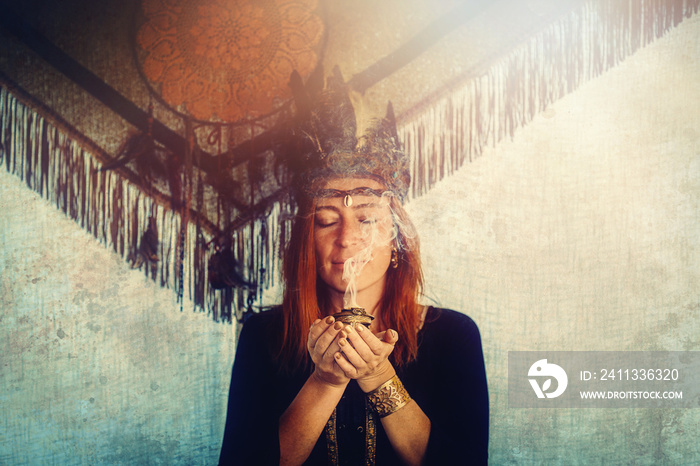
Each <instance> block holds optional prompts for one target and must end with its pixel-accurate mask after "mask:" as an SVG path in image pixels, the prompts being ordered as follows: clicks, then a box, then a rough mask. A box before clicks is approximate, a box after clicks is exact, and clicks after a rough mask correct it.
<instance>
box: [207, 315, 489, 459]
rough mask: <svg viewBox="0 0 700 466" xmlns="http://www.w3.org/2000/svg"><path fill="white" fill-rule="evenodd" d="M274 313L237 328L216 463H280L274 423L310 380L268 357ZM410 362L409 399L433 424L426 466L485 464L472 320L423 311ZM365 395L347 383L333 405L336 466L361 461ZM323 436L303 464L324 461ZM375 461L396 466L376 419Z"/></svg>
mask: <svg viewBox="0 0 700 466" xmlns="http://www.w3.org/2000/svg"><path fill="white" fill-rule="evenodd" d="M280 320H281V312H280V310H279V308H277V309H273V310H271V311H266V312H263V313H260V314H255V315H253V316H252V317H251V318H250V319H249V320H248V321H247V322H246V323H245V325H244V326H243V329H242V331H241V334H240V337H239V341H238V347H237V349H236V359H235V362H234V364H233V373H232V376H231V390H230V392H229V402H228V414H227V419H226V429H225V431H224V441H223V445H222V448H221V457H220V464H222V465H223V464H226V465H228V464H235V465H256V466H257V465H277V464H279V438H278V420H279V418H280V416H281V415H282V413H283V412H284V411H285V410H286V409H287V407H288V406H289V405H290V404H291V402H292V400H293V399H294V397H295V396H296V394H297V393H298V392H299V390H300V389H301V387H302V386H303V385H304V383H305V382H306V379H307V378H308V377H309V375H310V371H309V370H307V369H304V370H298V371H295V372H294V373H292V374H284V373H282V372H280V371H279V370H278V365H277V361H276V358H275V357H274V356H273V355H272V345H271V343H272V338H273V337H274V335H276V334H277V332H276V331H275V330H276V328H277V326H278V325H279V322H280ZM418 345H419V346H418V356H417V358H416V360H415V361H413V362H411V363H409V364H407V365H405V366H404V367H400V368H397V373H398V376H399V378H400V379H401V381H402V382H403V384H404V386H405V387H406V390H407V391H408V393H409V395H410V396H411V398H413V399H414V400H415V401H416V403H418V406H420V407H421V409H422V410H423V412H424V413H425V414H426V415H427V416H428V418H429V419H430V422H431V429H430V438H429V441H428V450H427V453H426V463H425V464H429V465H451V464H486V460H487V455H488V427H489V405H488V403H489V400H488V392H487V387H486V371H485V367H484V357H483V353H482V349H481V337H480V335H479V330H478V328H477V326H476V324H475V323H474V321H473V320H472V319H470V318H469V317H468V316H466V315H464V314H460V313H458V312H455V311H451V310H449V309H437V308H433V307H431V308H429V309H428V313H427V315H426V319H425V324H424V325H423V328H422V329H421V331H420V332H419V333H418ZM364 406H365V405H364V394H363V393H362V391H361V390H360V389H359V387H358V386H357V383H355V381H354V380H353V381H350V383H349V384H348V387H347V388H346V390H345V394H344V395H343V398H342V399H341V401H340V403H339V404H338V406H337V407H336V413H337V436H338V453H339V455H338V456H339V459H340V462H341V464H351V465H356V464H362V463H363V460H362V458H364V445H365V434H364V426H365V411H364V409H365V408H364ZM327 458H328V455H327V451H326V438H325V433H324V434H321V437H320V438H319V440H318V442H317V443H316V446H315V447H314V449H313V451H312V452H311V455H310V456H309V458H308V460H307V461H306V463H305V464H310V465H325V464H327ZM376 464H377V465H379V466H382V465H392V464H400V461H399V460H398V457H397V455H396V454H395V453H394V451H393V449H392V447H391V445H390V444H389V440H388V438H387V436H386V434H385V433H384V431H383V429H382V426H381V422H377V449H376Z"/></svg>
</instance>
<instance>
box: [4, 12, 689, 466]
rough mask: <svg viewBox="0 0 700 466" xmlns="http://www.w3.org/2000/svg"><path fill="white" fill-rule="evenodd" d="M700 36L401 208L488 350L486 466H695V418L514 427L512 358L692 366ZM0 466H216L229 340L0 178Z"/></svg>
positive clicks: (682, 414)
mask: <svg viewBox="0 0 700 466" xmlns="http://www.w3.org/2000/svg"><path fill="white" fill-rule="evenodd" d="M699 39H700V20H699V18H698V17H695V18H692V19H690V20H687V21H686V22H684V23H683V24H682V25H681V26H680V27H679V28H678V29H676V30H674V31H671V32H670V33H669V34H668V36H666V37H665V38H663V39H660V40H659V41H657V42H655V43H653V44H652V45H650V46H649V47H647V48H646V49H644V50H642V51H640V52H639V53H637V54H636V55H635V56H633V57H631V58H630V59H628V60H627V61H626V62H624V63H623V64H622V65H620V66H619V67H617V68H615V69H613V70H612V71H610V72H608V73H606V74H605V75H603V76H602V77H600V78H598V79H596V80H594V81H593V82H591V83H589V84H587V85H585V86H583V87H582V88H581V89H580V90H578V91H577V92H576V93H574V94H572V95H570V96H568V97H566V98H565V99H563V100H561V101H560V102H557V103H556V104H555V105H553V106H551V108H549V109H548V110H547V111H546V112H545V113H544V114H543V115H541V116H539V117H538V118H537V119H536V121H534V122H533V123H532V124H531V125H530V126H528V128H526V129H525V130H521V131H519V132H518V133H517V134H516V136H515V137H514V139H513V140H512V141H509V142H506V143H504V144H501V145H499V146H498V147H497V148H495V149H493V150H490V151H488V152H487V153H485V154H484V155H483V156H482V157H481V158H480V159H479V160H477V161H476V162H474V163H472V164H470V165H467V166H465V167H464V168H463V169H462V170H461V171H460V172H458V173H457V174H456V175H455V176H454V177H452V178H450V179H448V180H445V181H443V182H442V183H440V184H439V185H438V186H437V187H436V188H435V189H434V190H433V191H431V192H430V193H429V194H428V195H426V196H425V197H423V198H420V199H418V200H416V201H413V202H412V203H411V205H410V211H411V212H412V213H413V216H414V219H415V220H416V223H417V226H418V228H419V230H420V233H421V237H422V240H423V251H424V258H425V265H426V275H427V278H428V284H429V290H428V291H429V295H430V297H431V298H434V299H435V300H436V301H437V302H439V303H440V304H442V305H445V306H449V307H453V308H455V309H458V310H461V311H463V312H466V313H468V314H470V315H471V316H472V317H473V318H474V319H475V320H476V321H477V323H478V324H479V326H480V328H481V331H482V337H483V342H484V350H485V355H486V362H487V372H488V377H489V384H490V392H491V408H492V430H491V458H492V462H493V463H494V464H503V463H509V462H511V463H516V464H533V463H543V462H544V463H556V462H559V463H564V464H590V463H593V464H602V463H605V464H610V463H612V464H620V463H624V464H629V463H634V464H688V463H693V462H696V463H697V462H698V461H700V451H699V450H698V448H699V447H698V446H697V439H696V437H697V432H698V430H699V427H700V425H699V424H700V411H699V410H698V409H692V410H691V409H686V410H652V409H634V410H633V409H616V410H601V409H596V410H594V409H590V410H583V409H581V410H575V409H558V410H527V409H509V408H508V407H507V398H506V389H507V386H506V375H507V351H509V350H592V349H596V350H662V349H666V350H700V324H699V323H698V322H699V318H700V308H699V305H698V302H699V298H700V292H699V291H698V290H699V289H700V283H699V278H700V276H699V275H700V267H699V265H700V258H699V256H700V254H698V248H699V247H700V222H699V221H698V220H699V218H698V216H699V214H698V212H699V211H698V198H699V195H700V156H699V155H698V154H699V152H700V130H698V128H700V124H699V123H700V110H698V108H697V107H698V106H697V102H699V101H700V61H698V57H700V40H699ZM0 287H1V288H0V289H1V294H0V308H1V311H0V323H1V324H2V325H0V361H1V366H2V369H1V370H0V413H2V415H1V416H0V464H4V463H7V464H22V463H36V464H47V463H48V464H99V463H108V464H112V463H117V464H119V463H122V464H133V463H139V464H149V463H153V464H162V463H165V464H212V463H214V462H215V458H216V457H217V454H218V449H219V442H220V438H221V434H222V428H223V422H224V416H225V406H224V405H225V402H226V395H227V391H228V374H229V371H230V364H231V362H232V358H233V348H232V347H233V340H234V338H233V334H234V331H233V327H231V326H229V325H224V324H216V323H213V322H212V321H211V319H210V318H208V317H207V316H205V315H202V314H193V313H192V312H190V311H189V309H188V307H187V306H185V311H184V312H182V313H181V312H180V311H179V305H178V304H177V303H176V302H175V300H174V298H173V295H172V293H171V292H169V291H167V290H162V289H159V288H158V287H156V286H155V285H153V284H152V283H150V282H149V281H148V280H147V279H146V278H145V277H144V275H143V274H142V273H140V272H138V271H134V270H130V269H129V268H128V267H127V266H125V265H124V263H123V261H122V260H120V259H119V258H118V257H116V256H115V255H114V254H112V253H110V252H109V251H107V250H106V249H105V248H103V247H102V246H101V245H99V244H98V243H97V242H96V241H95V240H94V239H92V238H91V237H90V236H88V235H87V234H86V233H84V232H83V231H82V230H80V229H79V228H78V227H77V226H76V225H75V224H74V223H72V222H70V221H69V220H67V219H65V218H64V217H62V215H60V214H59V213H58V212H57V211H56V210H55V209H54V208H53V207H51V206H50V205H48V204H47V203H45V202H44V201H42V200H40V199H39V198H38V196H36V195H35V194H34V193H32V192H31V191H29V190H28V189H27V188H26V187H25V186H23V185H22V184H21V183H20V182H19V181H18V180H17V179H15V178H14V177H11V176H10V175H8V174H6V173H4V172H0Z"/></svg>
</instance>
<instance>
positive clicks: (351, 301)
mask: <svg viewBox="0 0 700 466" xmlns="http://www.w3.org/2000/svg"><path fill="white" fill-rule="evenodd" d="M391 196H392V194H391V193H390V192H385V193H383V194H382V196H381V198H380V201H379V206H380V207H379V209H383V208H386V209H387V210H388V214H389V216H390V219H391V220H390V221H391V224H390V225H387V222H383V221H382V218H381V217H382V215H384V214H383V213H379V214H378V215H377V218H372V219H369V221H367V222H363V224H362V228H361V232H360V238H359V239H358V242H359V243H360V244H364V245H365V247H363V248H362V249H361V250H360V251H358V252H357V254H355V255H354V256H353V257H351V258H350V259H348V260H346V261H345V264H344V266H343V281H346V282H347V287H346V289H345V296H344V297H343V308H345V309H349V308H352V307H359V306H358V304H357V279H358V277H359V276H360V274H361V273H362V269H364V267H365V265H367V264H368V263H369V262H370V261H371V260H372V259H373V258H374V257H373V255H372V254H373V252H374V250H375V249H376V248H377V247H382V246H385V245H387V244H390V243H392V242H393V241H394V240H395V239H396V237H397V235H398V231H399V227H400V226H399V225H398V223H397V221H396V216H395V215H394V212H393V211H392V209H391V203H390V201H389V199H390V197H391Z"/></svg>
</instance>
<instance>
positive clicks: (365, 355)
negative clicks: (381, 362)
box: [344, 326, 376, 361]
mask: <svg viewBox="0 0 700 466" xmlns="http://www.w3.org/2000/svg"><path fill="white" fill-rule="evenodd" d="M360 327H362V328H363V329H364V330H362V329H360ZM344 332H346V333H347V335H348V336H347V339H348V340H349V341H350V343H352V346H353V348H354V349H355V350H356V351H357V353H358V354H359V355H360V357H361V358H362V359H363V360H364V361H369V360H370V359H372V358H374V357H376V354H375V353H374V352H373V351H372V349H371V348H370V347H369V345H368V344H367V342H365V340H364V339H363V338H362V337H361V336H360V333H361V332H366V333H372V332H370V331H368V330H367V328H366V327H363V326H358V327H357V328H356V329H355V328H353V327H351V326H348V327H347V328H346V329H345V330H344Z"/></svg>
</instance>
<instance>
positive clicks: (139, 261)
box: [0, 75, 289, 321]
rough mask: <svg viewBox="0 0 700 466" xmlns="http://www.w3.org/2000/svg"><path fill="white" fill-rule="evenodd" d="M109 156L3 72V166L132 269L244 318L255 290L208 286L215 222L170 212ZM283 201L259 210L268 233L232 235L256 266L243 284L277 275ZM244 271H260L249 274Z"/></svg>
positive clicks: (251, 224) (211, 308)
mask: <svg viewBox="0 0 700 466" xmlns="http://www.w3.org/2000/svg"><path fill="white" fill-rule="evenodd" d="M34 109H38V111H39V112H41V115H40V114H39V113H38V112H37V111H35V110H34ZM86 149H87V150H86ZM109 160H112V158H111V157H109V156H108V155H107V154H105V153H104V152H103V151H101V149H99V147H97V146H96V145H94V143H92V142H91V141H89V140H87V139H85V138H83V137H82V136H81V135H80V134H79V133H78V132H77V131H76V130H75V129H73V128H72V127H70V125H68V124H67V123H66V122H64V121H63V120H61V118H60V117H58V116H57V115H55V114H54V113H53V112H52V111H51V110H50V109H48V108H46V107H43V106H42V105H41V104H40V103H38V102H36V101H34V99H32V98H31V97H30V96H28V95H26V94H25V93H24V92H23V91H22V90H21V89H19V88H18V87H17V86H16V85H14V84H13V83H11V82H10V81H9V80H8V79H7V78H5V77H4V76H2V75H0V163H1V164H2V165H4V167H5V169H6V170H7V171H8V172H10V173H13V174H15V175H17V176H18V177H19V178H20V179H22V180H23V181H24V183H26V185H27V187H29V188H30V189H32V190H34V191H36V192H37V193H39V194H40V195H41V196H42V197H43V198H45V199H47V200H48V201H49V202H51V203H52V204H55V205H56V207H57V208H58V209H59V210H61V211H62V212H64V213H65V214H66V215H67V216H69V217H70V218H72V219H73V220H75V221H76V223H78V224H79V225H80V226H81V228H83V229H85V230H86V231H88V232H89V233H90V234H92V235H94V236H95V238H96V239H97V240H98V241H99V242H100V243H102V244H104V245H105V246H107V247H108V248H110V249H112V250H113V251H114V252H115V253H117V254H119V255H120V256H121V257H123V258H124V259H125V260H126V261H127V262H128V263H129V264H130V265H131V266H132V267H133V268H137V269H141V270H143V272H144V274H145V275H146V276H148V277H149V278H151V279H152V280H154V281H155V282H156V283H158V284H159V285H160V286H163V287H167V288H170V289H172V290H175V291H178V290H179V289H182V290H183V291H182V296H183V297H184V299H187V300H189V301H192V302H193V303H194V305H195V308H196V309H198V310H204V311H207V312H209V313H211V315H212V317H213V318H214V320H217V321H218V320H223V321H231V320H232V319H233V318H239V319H240V318H242V314H241V313H240V312H238V313H234V312H232V310H233V309H245V306H247V305H248V300H247V295H248V292H249V291H251V290H250V287H245V286H244V287H242V288H240V289H238V290H237V292H230V290H217V289H214V288H213V287H211V286H209V278H208V270H207V264H208V263H209V261H210V260H211V256H212V255H213V254H214V253H215V251H210V250H209V248H207V246H206V244H207V243H208V242H209V239H208V238H211V237H212V235H213V233H212V231H214V230H215V227H213V226H212V225H205V224H204V220H203V219H202V217H201V216H197V217H196V221H192V218H191V217H190V218H189V221H186V222H183V221H182V215H181V212H179V211H174V210H172V207H173V204H172V203H171V199H170V198H166V197H164V196H162V195H159V194H158V193H157V192H156V191H155V190H150V189H149V190H144V188H143V187H141V186H140V185H139V177H138V176H132V177H131V178H130V179H126V178H125V177H124V172H122V171H117V170H104V169H102V168H103V167H104V166H105V164H103V163H100V161H104V162H105V163H108V161H109ZM188 183H191V180H189V181H188ZM187 189H190V186H189V185H187ZM146 191H148V192H146ZM196 191H197V192H196V194H195V196H194V197H195V203H196V204H197V205H196V208H197V209H198V210H199V211H201V209H202V204H203V184H202V183H201V182H200V183H197V186H196ZM187 204H188V205H189V204H190V201H187ZM283 204H284V202H282V203H275V204H274V205H271V206H270V207H269V209H268V211H263V212H261V215H263V216H266V217H267V220H266V221H265V223H266V224H269V225H274V227H273V228H266V229H265V234H262V233H261V231H260V227H259V226H257V224H256V222H255V221H248V222H246V223H244V224H243V225H242V226H241V227H240V228H238V230H237V231H236V232H235V233H234V235H233V243H232V247H233V248H235V250H236V251H237V254H238V257H241V258H243V260H242V263H245V264H248V263H250V264H252V265H251V266H252V267H253V270H252V271H241V280H243V282H244V283H252V282H257V281H258V280H257V278H258V277H257V276H258V274H259V271H261V270H265V271H266V273H265V278H266V279H265V280H264V281H262V282H260V285H259V286H261V287H269V286H271V284H272V279H271V277H272V274H271V273H269V271H272V273H276V271H277V262H278V261H279V260H280V256H279V254H280V251H279V249H278V248H277V249H275V248H274V246H273V247H272V248H271V246H270V245H275V244H276V242H277V241H278V238H279V236H278V235H279V231H280V228H282V230H284V227H283V226H282V225H284V224H285V223H288V222H289V218H287V217H285V218H282V217H281V215H280V212H282V211H285V212H287V211H288V210H289V209H288V208H285V207H284V206H283ZM268 222H269V223H268ZM287 228H288V227H287ZM251 244H259V245H260V246H256V247H255V250H256V251H258V252H257V253H256V254H253V253H252V251H250V247H251ZM249 256H251V258H252V259H249V258H248V257H249ZM245 272H248V274H254V275H253V276H245V275H246V274H245ZM181 287H182V288H181ZM252 291H253V292H255V290H252ZM227 295H228V296H227Z"/></svg>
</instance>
